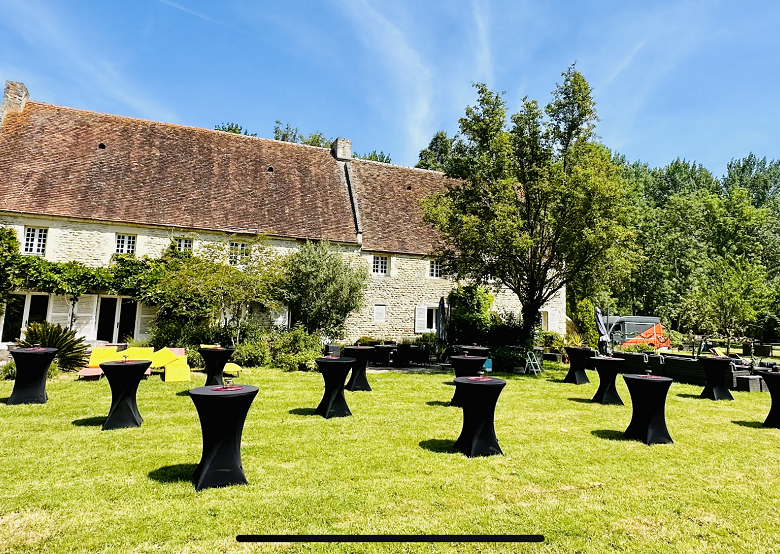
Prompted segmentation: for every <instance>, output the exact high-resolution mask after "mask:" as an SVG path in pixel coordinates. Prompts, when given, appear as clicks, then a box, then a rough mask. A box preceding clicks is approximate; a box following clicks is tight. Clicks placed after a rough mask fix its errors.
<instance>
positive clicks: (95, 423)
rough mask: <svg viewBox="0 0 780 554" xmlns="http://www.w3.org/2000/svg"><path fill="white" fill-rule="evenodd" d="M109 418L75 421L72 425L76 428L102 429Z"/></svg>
mask: <svg viewBox="0 0 780 554" xmlns="http://www.w3.org/2000/svg"><path fill="white" fill-rule="evenodd" d="M106 419H108V416H95V417H85V418H83V419H74V420H73V421H72V422H71V423H72V424H73V425H75V426H76V427H100V426H101V425H103V424H104V423H105V422H106Z"/></svg>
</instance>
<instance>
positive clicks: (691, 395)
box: [677, 392, 701, 398]
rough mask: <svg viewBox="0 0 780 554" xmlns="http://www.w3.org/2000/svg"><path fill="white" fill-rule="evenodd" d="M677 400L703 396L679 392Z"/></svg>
mask: <svg viewBox="0 0 780 554" xmlns="http://www.w3.org/2000/svg"><path fill="white" fill-rule="evenodd" d="M677 398H701V394H691V393H689V392H678V393H677Z"/></svg>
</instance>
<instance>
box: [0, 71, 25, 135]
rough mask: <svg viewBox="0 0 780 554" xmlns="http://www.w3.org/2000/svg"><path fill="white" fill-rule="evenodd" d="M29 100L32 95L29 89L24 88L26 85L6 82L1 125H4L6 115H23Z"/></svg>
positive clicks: (0, 106) (1, 104)
mask: <svg viewBox="0 0 780 554" xmlns="http://www.w3.org/2000/svg"><path fill="white" fill-rule="evenodd" d="M29 99H30V93H29V92H27V87H26V86H24V83H17V82H15V81H6V82H5V92H4V93H3V102H2V103H0V125H2V124H3V120H4V119H5V114H7V113H21V112H22V110H23V109H24V105H25V104H26V103H27V100H29Z"/></svg>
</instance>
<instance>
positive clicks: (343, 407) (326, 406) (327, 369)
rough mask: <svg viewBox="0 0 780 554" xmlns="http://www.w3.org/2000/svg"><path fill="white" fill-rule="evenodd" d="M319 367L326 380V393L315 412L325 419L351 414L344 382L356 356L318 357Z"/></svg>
mask: <svg viewBox="0 0 780 554" xmlns="http://www.w3.org/2000/svg"><path fill="white" fill-rule="evenodd" d="M314 361H315V362H317V367H318V368H319V369H320V373H322V378H323V379H324V380H325V393H324V394H323V395H322V400H321V401H320V405H319V406H317V409H316V410H315V413H317V414H319V415H321V416H322V417H324V418H325V419H329V418H331V417H345V416H351V415H352V412H350V411H349V406H347V401H346V400H345V399H344V382H345V381H346V380H347V373H349V370H350V369H352V365H353V364H354V363H355V361H356V360H355V358H346V357H343V358H335V357H334V358H317V359H316V360H314Z"/></svg>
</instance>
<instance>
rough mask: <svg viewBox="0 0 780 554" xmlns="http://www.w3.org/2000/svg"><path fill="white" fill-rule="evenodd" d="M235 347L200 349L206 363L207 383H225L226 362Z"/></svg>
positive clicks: (213, 384) (207, 384) (210, 384)
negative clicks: (223, 372)
mask: <svg viewBox="0 0 780 554" xmlns="http://www.w3.org/2000/svg"><path fill="white" fill-rule="evenodd" d="M235 350H236V349H235V348H201V349H199V350H198V352H199V353H200V355H201V356H203V363H205V364H206V385H205V386H207V387H208V386H216V385H224V384H225V382H224V381H223V380H222V370H223V369H225V364H226V363H228V360H229V359H230V357H231V356H232V355H233V352H235Z"/></svg>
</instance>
